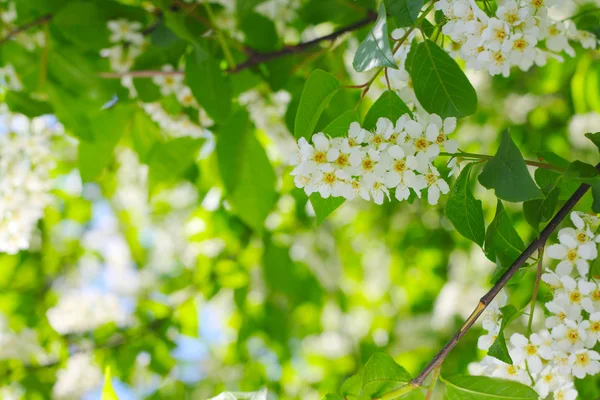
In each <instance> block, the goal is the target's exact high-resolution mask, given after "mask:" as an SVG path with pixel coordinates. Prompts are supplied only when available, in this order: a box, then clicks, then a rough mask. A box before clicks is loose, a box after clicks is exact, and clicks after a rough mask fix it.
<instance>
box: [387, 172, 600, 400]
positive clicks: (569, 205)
mask: <svg viewBox="0 0 600 400" xmlns="http://www.w3.org/2000/svg"><path fill="white" fill-rule="evenodd" d="M596 169H598V170H600V164H598V165H596ZM589 188H590V186H589V185H587V184H585V183H584V184H582V185H580V186H579V188H577V190H576V191H575V193H573V195H572V196H571V197H570V198H569V199H568V200H567V201H566V202H565V204H564V205H563V206H562V207H561V208H560V210H558V212H557V213H556V215H555V216H554V218H552V220H550V222H548V225H546V227H545V228H544V229H543V230H542V231H541V232H540V235H539V236H538V237H537V239H535V240H534V241H533V242H531V243H530V244H529V246H527V248H526V249H525V250H524V251H523V253H521V255H520V256H519V257H518V258H517V259H516V260H515V262H514V263H513V264H512V265H511V266H510V268H508V270H507V271H506V272H505V273H504V274H503V275H502V276H501V277H500V279H499V280H498V282H496V284H495V285H494V286H493V287H492V288H491V289H490V290H489V291H488V292H487V293H486V294H485V295H484V296H483V297H482V298H481V299H480V300H479V304H478V305H477V307H476V308H475V310H473V312H472V313H471V315H470V316H469V318H467V320H466V321H465V322H464V323H463V325H462V326H461V327H460V329H459V330H458V332H456V333H455V334H454V336H452V338H451V339H450V340H449V341H448V343H446V345H445V346H444V347H442V349H441V350H440V351H439V352H438V353H437V354H436V355H435V356H434V357H433V358H432V359H431V361H430V362H429V364H427V366H426V367H425V368H424V369H423V371H421V373H420V374H419V375H417V376H416V377H415V378H414V379H413V380H412V381H410V382H409V384H408V385H405V386H403V387H401V388H399V389H396V390H394V391H391V392H388V393H386V394H384V395H383V396H381V397H380V400H388V399H395V398H397V397H400V396H401V395H404V394H406V393H408V392H409V391H412V390H414V389H415V388H418V387H421V386H423V382H424V381H425V379H426V378H427V376H429V374H430V373H431V372H432V371H434V370H435V369H436V368H439V367H440V366H441V365H442V363H443V362H444V360H445V359H446V356H448V354H449V353H450V352H451V351H452V349H453V348H454V347H455V346H456V344H457V343H458V342H459V341H460V339H461V338H462V337H463V336H464V335H465V333H467V331H468V330H469V329H470V328H471V327H472V326H473V324H475V321H477V319H478V318H479V316H481V314H482V313H483V311H484V310H485V309H486V308H487V306H488V305H489V304H490V303H491V301H492V300H493V299H494V298H495V297H496V296H497V295H498V293H500V290H502V288H503V287H504V286H506V284H507V283H508V281H509V280H510V278H512V277H513V275H514V274H515V273H516V272H517V271H518V270H519V268H521V267H522V266H523V265H524V264H525V263H526V262H527V260H528V259H529V257H531V256H532V255H533V253H534V252H535V251H536V250H538V249H541V248H542V247H543V246H544V245H545V244H546V241H547V240H548V238H549V237H550V235H551V234H552V233H553V232H554V231H555V230H556V228H558V226H559V225H560V223H561V222H562V221H563V220H564V219H565V218H566V217H567V216H568V215H569V213H570V212H571V210H572V209H573V207H575V204H577V202H578V201H579V200H580V199H581V198H582V197H583V195H584V194H585V193H586V192H587V191H588V190H589Z"/></svg>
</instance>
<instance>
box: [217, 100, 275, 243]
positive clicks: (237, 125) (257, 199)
mask: <svg viewBox="0 0 600 400" xmlns="http://www.w3.org/2000/svg"><path fill="white" fill-rule="evenodd" d="M217 158H218V161H219V171H220V173H221V179H223V184H224V185H225V189H226V190H227V195H228V199H229V200H230V201H231V205H232V206H233V208H234V210H235V211H236V212H237V213H238V215H239V217H240V218H241V219H242V220H243V221H244V222H245V223H247V224H248V225H250V226H251V227H252V228H253V229H255V230H256V231H258V232H261V231H262V230H263V224H264V221H265V218H266V217H267V215H268V214H269V212H270V211H271V209H272V208H273V204H274V203H275V198H276V192H275V179H276V177H275V172H274V171H273V167H272V166H271V164H270V163H269V159H268V158H267V155H266V154H265V151H264V149H263V148H262V146H261V145H260V143H259V142H258V140H257V139H256V137H255V136H254V129H253V126H252V123H251V122H250V121H249V119H248V113H247V112H246V111H244V110H239V111H236V112H235V113H234V114H233V115H232V116H231V118H230V119H229V120H228V121H227V122H226V123H225V124H224V125H223V127H222V128H221V135H220V136H219V138H218V141H217Z"/></svg>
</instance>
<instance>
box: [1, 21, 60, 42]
mask: <svg viewBox="0 0 600 400" xmlns="http://www.w3.org/2000/svg"><path fill="white" fill-rule="evenodd" d="M51 19H52V14H46V15H42V16H41V17H39V18H38V19H36V20H33V21H31V22H28V23H26V24H25V25H21V26H18V27H16V28H15V29H13V30H12V31H10V32H8V34H7V35H6V36H4V37H3V38H2V39H0V46H1V45H3V44H4V43H6V42H8V41H9V40H10V39H12V38H13V37H14V36H16V35H18V34H19V33H22V32H25V31H26V30H28V29H31V28H33V27H36V26H38V25H43V24H45V23H46V22H48V21H50V20H51Z"/></svg>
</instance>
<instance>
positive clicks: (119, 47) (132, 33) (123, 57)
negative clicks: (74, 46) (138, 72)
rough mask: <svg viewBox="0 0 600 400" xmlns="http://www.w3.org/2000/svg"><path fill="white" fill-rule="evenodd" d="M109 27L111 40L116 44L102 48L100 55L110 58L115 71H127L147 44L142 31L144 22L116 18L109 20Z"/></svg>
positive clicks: (111, 66)
mask: <svg viewBox="0 0 600 400" xmlns="http://www.w3.org/2000/svg"><path fill="white" fill-rule="evenodd" d="M107 27H108V29H109V31H110V37H109V40H110V42H111V43H113V44H114V45H113V46H112V47H109V48H107V49H102V50H101V51H100V55H102V56H103V57H107V58H108V60H109V62H110V68H111V69H112V70H113V71H115V72H127V71H129V70H130V69H131V67H133V63H134V62H135V59H136V57H137V56H139V55H140V54H141V53H142V50H143V49H144V46H145V45H146V43H145V38H144V35H143V34H142V32H141V30H142V24H141V23H140V22H138V21H129V20H126V19H116V20H111V21H108V23H107Z"/></svg>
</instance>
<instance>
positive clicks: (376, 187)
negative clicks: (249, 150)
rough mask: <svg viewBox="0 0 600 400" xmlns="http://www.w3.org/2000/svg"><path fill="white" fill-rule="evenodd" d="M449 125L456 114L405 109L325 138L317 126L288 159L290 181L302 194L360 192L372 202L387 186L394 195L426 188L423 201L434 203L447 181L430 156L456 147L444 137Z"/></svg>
mask: <svg viewBox="0 0 600 400" xmlns="http://www.w3.org/2000/svg"><path fill="white" fill-rule="evenodd" d="M455 128H456V118H446V119H445V120H442V118H441V117H440V116H438V115H436V114H421V115H417V114H415V115H414V116H411V115H410V114H408V113H407V114H404V115H402V116H401V117H400V118H398V120H397V121H396V123H395V124H394V123H393V122H392V121H390V120H389V119H387V118H379V120H378V121H377V124H376V127H375V129H374V131H372V132H370V131H367V130H365V129H363V128H361V126H360V125H359V124H358V123H357V122H353V123H352V124H350V128H349V131H348V136H347V137H335V138H330V137H328V136H326V135H325V134H324V133H322V132H319V133H317V134H315V135H313V136H312V144H310V143H308V141H307V140H306V139H304V138H301V139H300V140H299V141H298V144H299V146H300V149H299V151H298V152H297V153H296V154H295V155H294V158H293V160H292V165H295V166H296V167H295V168H294V170H293V171H292V175H293V176H294V182H295V184H296V186H298V187H300V188H304V191H305V192H306V194H307V195H311V194H312V193H315V192H318V193H319V194H320V195H321V197H324V198H327V197H329V196H334V197H344V198H346V199H352V198H354V197H356V196H360V197H362V198H363V199H365V200H370V199H373V201H374V202H375V203H376V204H382V203H383V200H384V197H385V196H387V197H388V198H389V196H390V193H389V190H390V189H393V190H395V197H396V199H398V200H399V201H402V200H406V199H408V197H409V196H410V194H411V189H412V191H414V193H415V194H416V195H417V197H419V198H420V197H421V191H422V190H423V189H427V195H428V196H427V198H428V201H429V203H430V204H437V202H438V199H439V197H440V193H444V194H446V193H448V191H449V187H448V184H447V183H446V182H445V181H444V180H443V179H442V178H441V177H440V173H439V172H438V170H437V169H436V168H435V167H434V165H433V161H434V160H435V159H436V158H437V156H438V155H439V154H440V151H441V150H442V149H444V150H446V151H448V152H451V153H454V152H456V151H457V149H458V143H457V142H456V141H455V140H449V139H448V134H450V133H452V132H454V130H455Z"/></svg>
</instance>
